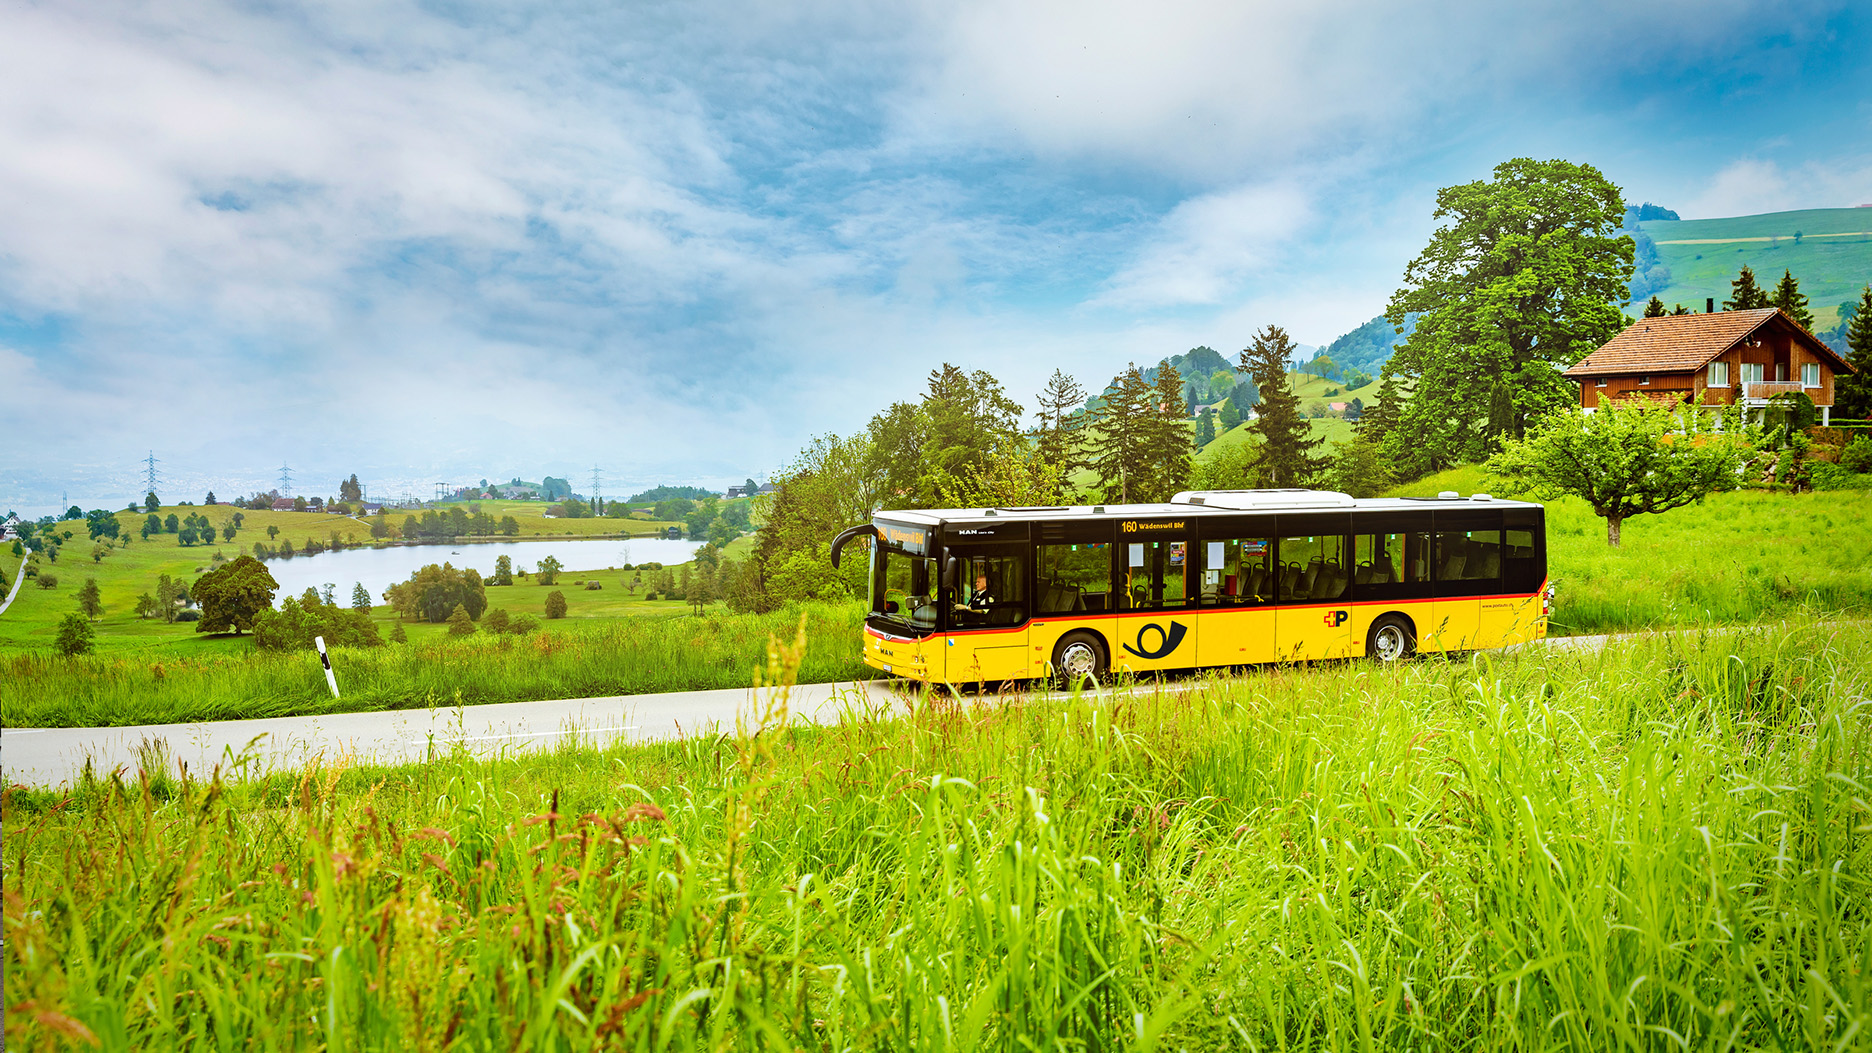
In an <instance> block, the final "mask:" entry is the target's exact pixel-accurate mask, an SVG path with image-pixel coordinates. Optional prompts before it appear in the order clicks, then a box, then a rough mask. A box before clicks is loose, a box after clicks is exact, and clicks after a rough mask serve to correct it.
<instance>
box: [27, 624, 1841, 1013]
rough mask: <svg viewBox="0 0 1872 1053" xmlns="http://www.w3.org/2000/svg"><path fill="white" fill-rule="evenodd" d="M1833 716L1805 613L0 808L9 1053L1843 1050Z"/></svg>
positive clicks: (775, 700)
mask: <svg viewBox="0 0 1872 1053" xmlns="http://www.w3.org/2000/svg"><path fill="white" fill-rule="evenodd" d="M788 635H791V633H790V632H789V633H788ZM808 651H809V649H808ZM773 655H774V659H773V664H772V665H771V666H770V667H769V675H768V679H770V680H771V681H774V682H777V683H779V684H781V685H784V684H786V683H788V682H790V681H791V680H792V679H794V678H796V677H797V676H799V675H800V670H801V668H803V661H804V660H803V659H801V658H799V657H797V656H789V655H788V654H786V653H785V651H784V650H783V649H780V648H778V647H776V648H775V650H774V651H773ZM1869 697H1872V632H1868V630H1867V629H1866V628H1865V627H1864V626H1861V625H1852V624H1843V625H1829V624H1825V623H1819V622H1811V621H1809V622H1798V623H1793V624H1788V625H1782V626H1776V627H1762V628H1756V629H1750V630H1744V631H1724V632H1708V633H1697V634H1690V635H1686V636H1681V637H1656V638H1643V639H1636V640H1630V641H1619V642H1615V643H1614V644H1613V645H1612V646H1611V647H1609V648H1607V649H1606V650H1605V651H1603V652H1599V653H1573V652H1557V651H1543V650H1528V651H1521V652H1515V653H1509V654H1490V655H1479V656H1475V657H1473V658H1471V659H1468V660H1465V661H1442V660H1429V661H1420V662H1415V663H1410V664H1407V665H1404V666H1402V667H1396V668H1379V667H1373V666H1368V665H1362V664H1360V665H1336V666H1321V667H1314V668H1306V669H1294V668H1274V669H1269V670H1265V671H1260V672H1256V673H1253V674H1250V675H1248V676H1245V677H1241V678H1222V677H1216V678H1204V679H1200V680H1194V681H1187V682H1184V683H1182V684H1180V685H1176V686H1174V687H1164V688H1158V689H1152V690H1145V691H1139V692H1134V693H1129V694H1110V693H1096V694H1087V695H1081V696H1075V697H1073V698H1070V699H1067V700H1064V701H1035V700H1023V699H1018V698H1008V699H994V698H978V699H960V700H958V699H953V698H946V697H941V696H937V697H927V698H912V699H908V700H906V704H905V706H904V707H903V709H902V710H901V711H899V712H895V713H883V712H867V711H864V710H861V709H859V708H858V707H857V706H856V704H855V703H854V705H853V708H852V710H851V711H850V712H849V713H848V714H847V716H846V719H845V720H844V721H842V722H841V723H839V724H837V725H835V726H829V727H808V726H798V725H792V724H789V723H786V722H785V720H786V717H785V714H786V707H785V705H784V700H783V699H782V698H781V697H780V696H778V695H776V694H769V695H767V696H765V704H764V705H763V706H762V708H761V710H760V711H759V712H757V713H751V714H750V715H749V719H748V720H747V721H745V722H744V723H743V724H742V725H741V726H740V727H738V728H737V730H736V731H735V732H732V733H725V734H720V735H714V736H707V737H696V738H689V739H685V740H682V741H678V742H671V743H665V744H660V745H652V746H636V747H617V748H605V749H591V748H580V747H575V746H572V745H567V746H566V747H564V748H562V749H559V750H556V751H554V752H551V753H548V754H545V755H528V756H525V757H510V756H504V755H499V754H495V755H477V754H474V753H471V752H470V751H469V750H468V749H467V748H465V747H463V746H460V745H457V746H455V747H454V748H453V749H452V752H445V753H444V754H442V755H439V756H438V757H437V758H436V759H435V760H434V761H432V762H431V763H427V764H422V765H414V766H409V767H400V768H359V767H347V766H345V765H343V764H342V763H340V762H336V761H333V762H328V763H326V764H323V765H314V766H310V767H307V768H304V769H301V770H296V771H276V772H253V771H251V770H248V769H247V768H245V766H243V767H242V768H241V774H242V775H243V776H244V777H242V778H238V779H237V778H233V777H232V775H233V774H234V773H233V772H223V773H221V775H220V776H219V777H213V778H208V779H195V780H190V779H188V778H184V777H183V776H182V774H181V773H179V772H176V771H170V770H167V768H166V767H165V764H164V761H163V760H162V758H161V755H160V751H158V750H152V751H151V753H150V755H149V757H148V758H147V759H146V762H145V766H144V769H143V770H142V771H140V772H138V773H136V774H135V775H124V776H112V777H104V778H100V779H92V780H87V781H86V782H85V783H84V784H82V785H80V786H78V787H76V788H74V789H73V790H72V791H71V792H69V793H65V794H59V795H54V794H50V793H46V792H43V791H28V790H22V789H17V788H16V789H13V790H10V791H8V792H7V793H6V794H5V796H4V798H3V799H0V821H4V824H5V827H6V831H7V837H6V841H5V846H4V852H5V866H6V878H7V880H6V890H5V924H6V944H5V948H6V975H7V986H8V991H7V995H8V997H7V1006H6V1012H7V1037H8V1041H9V1044H10V1045H11V1044H17V1045H18V1046H19V1048H40V1047H50V1046H54V1045H59V1044H65V1045H69V1046H73V1047H79V1046H85V1045H89V1044H92V1043H95V1046H96V1047H98V1048H105V1049H149V1048H176V1049H196V1048H217V1049H222V1048H228V1049H232V1048H326V1049H334V1050H336V1049H468V1050H482V1049H488V1050H493V1049H500V1050H514V1049H520V1050H560V1049H563V1050H571V1049H580V1050H582V1049H593V1048H629V1049H645V1050H648V1049H659V1050H661V1049H676V1050H688V1049H702V1048H707V1049H712V1050H728V1049H737V1050H738V1049H750V1050H752V1049H776V1048H800V1049H886V1048H888V1049H896V1050H974V1049H1040V1048H1045V1049H1085V1050H1116V1049H1126V1050H1130V1049H1140V1050H1141V1049H1214V1048H1228V1049H1263V1050H1274V1049H1280V1050H1339V1049H1357V1050H1378V1049H1446V1048H1461V1049H1483V1050H1496V1049H1501V1050H1522V1049H1533V1048H1540V1049H1545V1048H1572V1049H1601V1048H1613V1047H1618V1048H1632V1049H1658V1050H1678V1049H1694V1050H1701V1049H1769V1048H1772V1049H1787V1048H1799V1049H1821V1050H1846V1049H1855V1048H1864V1045H1865V1043H1866V1041H1867V1034H1868V1032H1867V1030H1866V1025H1867V1023H1868V1018H1869V1017H1872V911H1869V910H1868V907H1872V896H1869V894H1868V893H1869V890H1868V887H1867V877H1868V868H1869V867H1872V840H1869V839H1868V837H1867V831H1868V823H1869V822H1872V814H1869V813H1868V806H1867V804H1866V801H1868V800H1872V792H1868V790H1869V787H1868V783H1869V781H1872V753H1869V752H1868V727H1869V726H1872V725H1869V724H1868V721H1867V712H1866V707H1867V700H1868V698H1869Z"/></svg>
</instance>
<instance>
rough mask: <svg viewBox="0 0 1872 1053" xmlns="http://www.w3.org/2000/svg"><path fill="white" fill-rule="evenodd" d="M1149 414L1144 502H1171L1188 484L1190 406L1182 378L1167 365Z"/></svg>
mask: <svg viewBox="0 0 1872 1053" xmlns="http://www.w3.org/2000/svg"><path fill="white" fill-rule="evenodd" d="M1150 408H1151V411H1152V412H1151V413H1150V414H1149V420H1150V428H1149V432H1148V434H1149V439H1148V443H1149V456H1148V460H1147V462H1146V464H1147V470H1148V472H1149V483H1148V484H1147V486H1146V488H1145V490H1144V492H1143V493H1142V494H1140V495H1139V496H1138V500H1142V501H1168V500H1170V497H1171V495H1173V494H1175V493H1176V492H1177V491H1178V490H1181V489H1182V488H1183V486H1184V484H1186V483H1188V482H1189V476H1190V433H1189V426H1188V425H1187V424H1186V423H1184V422H1185V421H1187V420H1189V403H1188V402H1185V401H1184V399H1183V375H1182V373H1181V372H1180V371H1178V369H1177V368H1176V367H1175V366H1173V365H1171V364H1170V363H1168V362H1165V363H1164V364H1163V365H1161V366H1159V367H1158V368H1157V385H1156V389H1155V391H1154V392H1153V393H1152V396H1151V407H1150Z"/></svg>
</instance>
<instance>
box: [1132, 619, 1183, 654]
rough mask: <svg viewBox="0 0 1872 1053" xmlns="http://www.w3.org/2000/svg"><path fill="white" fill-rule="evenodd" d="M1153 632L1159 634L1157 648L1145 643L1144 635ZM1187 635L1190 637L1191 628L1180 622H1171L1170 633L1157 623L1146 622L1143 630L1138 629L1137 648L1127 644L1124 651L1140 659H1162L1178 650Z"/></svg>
mask: <svg viewBox="0 0 1872 1053" xmlns="http://www.w3.org/2000/svg"><path fill="white" fill-rule="evenodd" d="M1153 630H1155V631H1156V633H1157V646H1156V647H1148V646H1146V645H1145V643H1144V634H1145V633H1148V632H1151V631H1153ZM1187 635H1189V628H1188V627H1187V626H1185V625H1183V624H1181V623H1180V622H1171V623H1170V629H1169V631H1168V632H1166V631H1164V627H1163V626H1161V625H1158V624H1157V623H1156V622H1146V623H1145V624H1144V626H1143V627H1142V628H1140V629H1138V634H1137V646H1136V647H1133V646H1131V645H1130V644H1125V645H1124V649H1125V650H1127V651H1130V652H1131V653H1132V654H1134V655H1137V656H1138V657H1139V658H1162V657H1164V656H1165V655H1167V654H1169V653H1170V652H1172V651H1174V650H1176V649H1177V645H1178V644H1180V643H1182V642H1183V637H1185V636H1187Z"/></svg>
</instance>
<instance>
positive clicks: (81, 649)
mask: <svg viewBox="0 0 1872 1053" xmlns="http://www.w3.org/2000/svg"><path fill="white" fill-rule="evenodd" d="M92 636H93V630H92V628H91V623H90V622H89V621H87V620H85V617H84V616H83V615H81V614H67V615H66V616H65V618H64V620H63V621H61V622H59V631H58V644H57V646H58V652H59V654H62V655H64V656H66V657H67V658H71V657H75V656H77V655H81V654H90V653H91V639H92Z"/></svg>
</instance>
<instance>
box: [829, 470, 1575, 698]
mask: <svg viewBox="0 0 1872 1053" xmlns="http://www.w3.org/2000/svg"><path fill="white" fill-rule="evenodd" d="M858 538H868V539H869V540H870V546H869V547H870V549H871V567H870V579H869V580H870V589H869V606H868V609H867V611H866V615H865V628H864V660H865V662H866V663H867V664H868V665H871V666H873V667H875V668H877V669H881V670H883V671H884V672H886V673H888V674H891V675H894V676H900V677H905V678H908V679H912V680H920V681H924V682H926V683H949V684H955V685H963V684H981V685H994V684H1000V683H1004V682H1008V681H1018V680H1025V679H1042V678H1045V679H1052V680H1055V681H1058V682H1069V681H1079V682H1084V681H1086V680H1097V681H1103V680H1104V679H1105V678H1106V677H1107V676H1109V675H1111V674H1125V673H1128V674H1132V675H1143V674H1149V673H1155V672H1159V671H1168V670H1178V669H1203V668H1213V667H1227V666H1247V665H1255V664H1261V663H1271V662H1295V661H1313V660H1320V659H1332V658H1354V657H1360V656H1369V657H1371V658H1374V659H1377V660H1380V661H1387V662H1389V661H1397V660H1399V659H1401V658H1405V657H1407V656H1409V655H1411V654H1413V653H1416V652H1447V651H1467V650H1478V649H1483V648H1492V647H1501V646H1505V645H1508V644H1513V643H1520V642H1523V641H1527V640H1533V639H1537V638H1539V637H1542V636H1545V635H1546V633H1547V619H1548V615H1549V613H1550V611H1551V604H1552V598H1553V594H1552V590H1551V588H1550V586H1549V583H1548V578H1547V539H1546V532H1545V515H1544V510H1543V509H1542V507H1541V506H1540V505H1538V504H1530V503H1527V502H1521V501H1508V500H1501V499H1497V498H1493V497H1491V496H1490V495H1488V494H1474V495H1472V496H1470V497H1467V498H1464V497H1460V496H1459V495H1457V494H1455V493H1451V492H1445V493H1443V494H1442V495H1440V496H1439V497H1435V498H1378V499H1355V498H1352V497H1350V496H1347V495H1346V494H1342V493H1333V492H1328V491H1319V490H1293V489H1289V490H1207V491H1191V492H1184V493H1179V494H1177V495H1176V496H1175V497H1173V498H1171V500H1170V501H1168V502H1167V503H1162V504H1134V505H1085V506H1077V507H1044V508H1042V507H1029V508H941V509H924V510H915V511H884V512H879V513H877V515H876V516H875V517H874V518H873V520H872V522H870V523H867V524H863V525H860V526H857V527H854V528H852V529H850V530H847V531H845V532H844V533H842V534H840V535H839V536H838V537H837V538H835V539H834V541H833V544H832V560H833V564H834V565H835V566H836V565H837V564H838V561H839V558H840V553H841V550H842V549H843V548H845V546H846V545H847V544H849V543H850V542H852V541H853V540H855V539H858Z"/></svg>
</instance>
